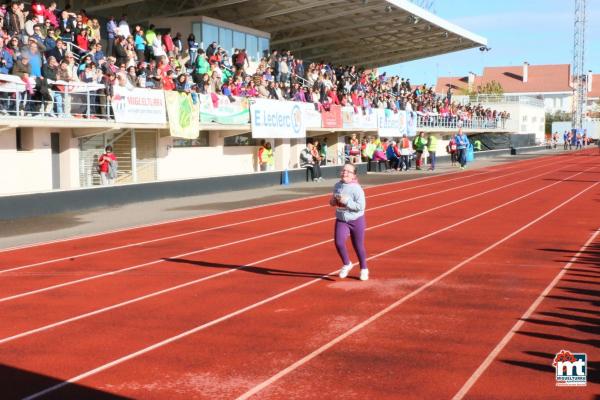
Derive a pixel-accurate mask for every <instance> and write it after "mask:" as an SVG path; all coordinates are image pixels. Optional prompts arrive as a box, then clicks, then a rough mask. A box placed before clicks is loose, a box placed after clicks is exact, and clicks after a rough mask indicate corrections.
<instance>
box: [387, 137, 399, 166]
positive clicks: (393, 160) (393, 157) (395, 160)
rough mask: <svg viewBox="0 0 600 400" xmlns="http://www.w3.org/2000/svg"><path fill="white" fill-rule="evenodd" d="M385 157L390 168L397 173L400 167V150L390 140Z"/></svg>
mask: <svg viewBox="0 0 600 400" xmlns="http://www.w3.org/2000/svg"><path fill="white" fill-rule="evenodd" d="M385 155H386V158H387V159H388V160H389V161H390V167H391V168H393V169H395V170H396V171H398V170H399V168H400V165H401V158H400V149H398V145H397V144H396V142H395V141H393V140H392V142H391V143H390V144H389V146H388V147H387V150H386V152H385Z"/></svg>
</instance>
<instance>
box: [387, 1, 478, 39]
mask: <svg viewBox="0 0 600 400" xmlns="http://www.w3.org/2000/svg"><path fill="white" fill-rule="evenodd" d="M386 1H387V2H388V3H390V4H392V5H394V6H396V7H398V8H402V9H404V10H405V11H408V12H410V13H412V14H414V15H416V16H417V17H419V18H421V19H424V20H426V21H428V22H431V23H432V24H434V25H437V26H439V27H440V28H443V29H445V30H447V31H449V32H452V33H455V34H457V35H460V36H462V37H464V38H467V39H469V40H471V41H473V42H475V43H478V44H480V45H482V46H487V44H488V41H487V39H486V38H484V37H483V36H479V35H477V34H475V33H473V32H470V31H468V30H466V29H464V28H461V27H460V26H458V25H455V24H453V23H452V22H450V21H447V20H445V19H443V18H440V17H438V16H437V15H435V14H433V13H430V12H429V11H427V10H425V9H423V8H421V7H419V6H417V5H415V4H413V3H411V2H410V1H408V0H386Z"/></svg>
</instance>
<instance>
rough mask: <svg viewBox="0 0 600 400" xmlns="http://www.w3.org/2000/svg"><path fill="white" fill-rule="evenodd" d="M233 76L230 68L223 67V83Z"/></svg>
mask: <svg viewBox="0 0 600 400" xmlns="http://www.w3.org/2000/svg"><path fill="white" fill-rule="evenodd" d="M232 76H233V72H231V70H230V69H227V68H223V75H222V76H221V82H223V83H225V82H227V81H228V80H229V78H231V77H232Z"/></svg>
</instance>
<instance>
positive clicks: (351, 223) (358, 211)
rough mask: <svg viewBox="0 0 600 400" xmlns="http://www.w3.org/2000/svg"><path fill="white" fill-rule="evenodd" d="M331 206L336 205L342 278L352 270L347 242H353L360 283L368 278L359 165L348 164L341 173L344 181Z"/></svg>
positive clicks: (363, 206) (337, 247)
mask: <svg viewBox="0 0 600 400" xmlns="http://www.w3.org/2000/svg"><path fill="white" fill-rule="evenodd" d="M329 204H330V205H331V206H335V207H336V210H335V217H336V220H335V247H336V249H337V252H338V254H339V256H340V258H341V259H342V262H343V263H344V265H343V266H342V268H341V269H340V272H339V276H340V278H342V279H343V278H346V277H347V276H348V273H349V272H350V270H351V269H352V267H353V264H352V262H351V261H350V257H349V256H348V250H347V249H346V240H347V239H348V236H350V238H351V239H352V246H353V247H354V251H355V252H356V255H357V256H358V260H359V263H360V280H361V281H366V280H368V279H369V269H368V268H367V252H366V251H365V228H366V222H365V207H366V201H365V192H364V191H363V189H362V188H361V187H360V185H359V184H358V180H357V178H356V166H355V165H354V164H346V165H344V167H343V168H342V171H341V179H340V180H339V181H338V182H337V183H336V184H335V186H334V188H333V195H332V196H331V198H330V199H329Z"/></svg>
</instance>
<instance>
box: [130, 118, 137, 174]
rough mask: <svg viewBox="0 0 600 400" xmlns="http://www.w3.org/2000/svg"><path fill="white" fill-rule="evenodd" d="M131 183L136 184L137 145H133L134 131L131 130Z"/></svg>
mask: <svg viewBox="0 0 600 400" xmlns="http://www.w3.org/2000/svg"><path fill="white" fill-rule="evenodd" d="M131 181H132V182H133V183H137V181H138V177H137V145H136V143H135V129H131Z"/></svg>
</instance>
